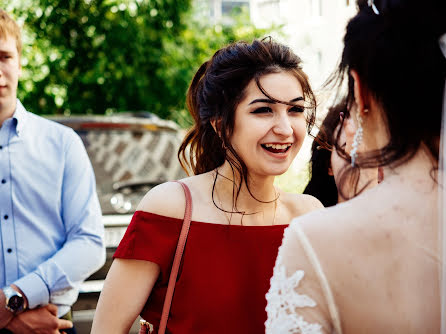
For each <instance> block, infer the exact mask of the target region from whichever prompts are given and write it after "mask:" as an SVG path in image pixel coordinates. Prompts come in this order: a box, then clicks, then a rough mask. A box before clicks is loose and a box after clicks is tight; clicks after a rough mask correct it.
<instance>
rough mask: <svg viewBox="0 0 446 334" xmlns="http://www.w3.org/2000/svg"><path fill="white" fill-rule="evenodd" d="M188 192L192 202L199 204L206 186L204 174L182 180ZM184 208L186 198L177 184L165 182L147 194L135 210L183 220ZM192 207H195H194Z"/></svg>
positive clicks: (206, 181)
mask: <svg viewBox="0 0 446 334" xmlns="http://www.w3.org/2000/svg"><path fill="white" fill-rule="evenodd" d="M179 181H181V182H182V183H184V184H185V185H186V186H187V187H188V188H189V190H190V192H191V195H192V201H193V202H194V203H195V204H198V203H199V202H201V200H202V198H201V197H200V196H202V193H205V190H204V189H205V188H206V187H207V186H208V184H207V183H208V179H207V176H206V175H205V174H201V175H194V176H190V177H187V178H184V179H182V180H179ZM185 207H186V197H185V194H184V190H183V188H182V186H181V184H179V183H178V182H174V181H172V182H165V183H162V184H160V185H157V186H156V187H153V188H152V189H150V190H149V192H147V194H146V195H145V196H144V197H143V199H142V200H141V202H140V203H139V205H138V207H137V210H141V211H146V212H151V213H155V214H158V215H161V216H166V217H172V218H179V219H181V218H183V217H184V208H185ZM194 207H197V205H195V206H194Z"/></svg>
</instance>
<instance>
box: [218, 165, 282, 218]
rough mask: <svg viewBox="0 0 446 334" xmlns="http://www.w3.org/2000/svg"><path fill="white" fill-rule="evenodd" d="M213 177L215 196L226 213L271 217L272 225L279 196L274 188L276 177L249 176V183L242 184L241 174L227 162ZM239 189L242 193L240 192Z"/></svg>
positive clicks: (243, 181)
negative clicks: (257, 214) (259, 214)
mask: <svg viewBox="0 0 446 334" xmlns="http://www.w3.org/2000/svg"><path fill="white" fill-rule="evenodd" d="M213 177H214V178H215V188H214V189H213V191H214V194H213V195H214V199H215V200H216V204H217V205H218V206H220V207H221V208H222V209H224V210H226V211H235V212H244V213H246V214H252V213H262V215H263V217H269V216H271V217H270V218H271V223H272V221H273V220H274V217H275V211H276V209H277V203H276V201H277V199H278V196H279V194H278V192H277V190H276V189H275V187H274V176H267V177H253V176H252V175H249V176H248V180H247V182H245V180H242V182H240V181H241V179H242V178H241V176H240V174H239V172H238V171H237V170H236V169H233V168H231V166H230V164H229V163H228V162H227V161H226V162H225V163H224V164H223V165H222V166H221V167H219V168H217V169H216V171H215V173H213ZM247 184H248V186H247ZM239 187H240V191H239V192H238V190H239ZM237 192H238V195H237ZM245 219H246V218H245Z"/></svg>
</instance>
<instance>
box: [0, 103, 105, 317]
mask: <svg viewBox="0 0 446 334" xmlns="http://www.w3.org/2000/svg"><path fill="white" fill-rule="evenodd" d="M0 232H1V233H0V249H1V251H2V255H1V256H0V288H1V287H4V286H6V285H10V284H11V283H14V284H15V285H17V286H18V287H19V288H20V289H21V290H22V291H23V292H24V293H25V295H26V297H27V298H28V302H29V307H30V308H35V307H37V306H42V305H46V304H48V303H53V304H56V305H58V306H59V310H58V315H59V316H61V315H64V314H65V313H66V312H68V311H69V309H70V306H71V305H72V304H73V303H74V302H75V301H76V299H77V296H78V291H79V286H80V284H81V283H82V281H83V280H85V279H86V278H87V277H88V276H89V275H91V274H92V273H93V272H94V271H96V270H97V269H99V268H100V267H101V266H102V265H103V264H104V261H105V248H104V242H103V237H104V228H103V225H102V223H101V211H100V206H99V202H98V198H97V194H96V185H95V177H94V173H93V168H92V167H91V163H90V160H89V159H88V156H87V153H86V151H85V148H84V146H83V144H82V141H81V139H80V138H79V136H78V135H77V134H76V133H75V132H74V131H73V130H72V129H70V128H68V127H65V126H63V125H60V124H58V123H55V122H52V121H49V120H47V119H44V118H42V117H39V116H37V115H34V114H32V113H29V112H27V111H26V110H25V108H24V107H23V106H22V104H21V103H20V101H19V100H17V108H16V110H15V113H14V115H13V117H12V118H9V119H7V120H5V121H4V122H3V125H2V127H1V128H0Z"/></svg>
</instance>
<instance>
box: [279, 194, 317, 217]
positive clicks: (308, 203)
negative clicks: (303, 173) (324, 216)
mask: <svg viewBox="0 0 446 334" xmlns="http://www.w3.org/2000/svg"><path fill="white" fill-rule="evenodd" d="M280 201H281V202H282V203H283V204H284V205H285V206H286V207H287V208H288V209H289V210H290V212H291V213H292V216H301V215H303V214H306V213H308V212H311V211H314V210H317V209H321V208H323V207H324V206H323V205H322V203H321V202H320V201H319V200H318V199H317V198H316V197H313V196H311V195H306V194H293V193H286V192H281V194H280Z"/></svg>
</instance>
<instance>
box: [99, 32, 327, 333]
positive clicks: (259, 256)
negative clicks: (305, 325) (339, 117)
mask: <svg viewBox="0 0 446 334" xmlns="http://www.w3.org/2000/svg"><path fill="white" fill-rule="evenodd" d="M187 103H188V108H189V111H190V113H191V114H192V117H193V118H194V121H195V125H194V127H193V128H192V129H191V130H190V132H189V133H188V134H187V136H186V138H185V140H184V142H183V144H182V146H181V148H180V151H179V157H180V160H181V161H182V164H183V166H184V167H186V168H187V169H190V170H192V171H193V173H194V176H191V177H189V178H186V179H184V180H182V182H183V183H184V184H185V185H186V186H187V187H188V188H189V189H190V192H191V194H192V203H193V206H192V207H193V211H192V223H191V227H190V231H189V237H188V241H187V245H186V248H185V251H184V254H183V258H182V267H181V268H180V272H179V275H178V279H177V282H176V285H175V295H174V297H173V302H172V307H171V309H170V317H169V320H168V322H167V330H166V332H167V333H175V334H181V333H195V334H199V333H206V334H208V333H214V334H218V333H244V334H246V333H261V332H262V331H264V325H263V324H264V322H265V320H266V312H265V306H266V300H265V293H266V292H267V290H268V286H269V278H270V277H271V275H272V271H273V265H274V259H275V257H276V254H277V249H278V246H279V245H280V242H281V240H282V234H283V231H284V228H285V226H286V224H287V223H288V222H289V221H290V220H291V218H293V217H295V216H299V215H302V214H304V213H307V212H309V211H311V210H314V209H316V208H319V207H322V205H321V204H320V202H319V201H317V200H316V199H315V198H314V197H311V196H308V195H297V194H287V193H285V192H282V191H281V190H280V189H278V188H276V187H275V186H274V178H275V176H277V175H281V174H283V173H284V172H286V170H287V169H288V168H289V167H290V164H291V162H292V161H293V159H294V158H295V157H296V154H297V153H298V152H299V149H300V147H301V146H302V143H303V140H304V138H305V135H306V132H307V131H308V130H309V129H310V128H311V125H312V123H313V121H314V118H315V100H314V96H313V93H312V90H311V88H310V86H309V83H308V80H307V77H306V75H305V74H304V73H303V71H302V70H301V61H300V59H299V57H297V56H296V55H295V54H294V53H293V52H292V51H291V50H290V49H289V48H288V47H286V46H284V45H281V44H278V43H276V42H274V41H272V40H270V39H265V40H262V41H258V40H256V41H254V42H253V43H252V44H248V43H244V42H238V43H235V44H232V45H229V46H227V47H225V48H223V49H221V50H219V51H217V52H216V53H215V54H214V56H213V57H212V58H211V59H210V60H209V61H207V62H205V63H204V64H203V65H202V66H201V67H200V68H199V70H198V72H197V73H196V75H195V77H194V78H193V80H192V83H191V86H190V88H189V91H188V94H187ZM184 198H185V196H184V193H183V189H182V187H181V186H180V185H179V184H178V183H174V182H169V183H164V184H162V185H159V186H157V187H155V188H153V189H152V190H151V191H150V192H149V193H148V194H147V195H146V196H145V197H144V199H143V200H142V201H141V203H140V205H139V209H138V211H137V212H136V213H135V214H134V216H133V219H132V222H131V224H130V226H129V228H128V230H127V233H126V235H125V236H124V238H123V240H122V241H121V244H120V246H119V248H118V250H117V252H116V254H115V261H114V263H113V265H112V267H111V269H110V272H109V274H108V276H107V279H106V282H105V286H104V289H103V291H102V294H101V297H100V300H99V305H98V308H97V311H96V315H95V319H94V323H93V333H128V331H129V329H130V326H131V325H132V323H133V321H134V320H135V318H136V317H137V316H138V314H141V316H142V317H143V318H144V319H146V320H147V321H148V322H150V323H151V324H153V325H154V327H155V332H157V330H158V326H159V322H160V317H161V311H162V305H163V301H164V297H165V294H166V287H167V284H168V279H169V274H170V269H171V267H172V259H173V254H174V252H175V248H176V245H177V242H178V238H179V233H180V229H181V226H182V219H183V216H184V208H185V199H184Z"/></svg>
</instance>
